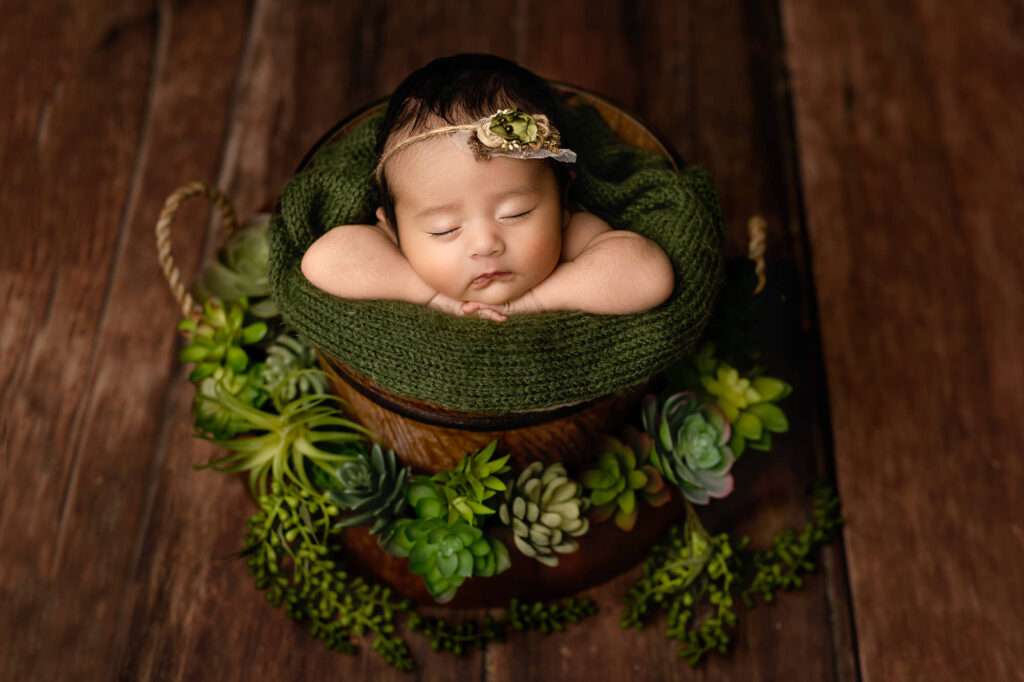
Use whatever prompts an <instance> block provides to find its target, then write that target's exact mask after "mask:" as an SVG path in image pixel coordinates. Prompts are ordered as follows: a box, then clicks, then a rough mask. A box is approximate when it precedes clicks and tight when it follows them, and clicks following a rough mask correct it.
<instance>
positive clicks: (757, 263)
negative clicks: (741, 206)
mask: <svg viewBox="0 0 1024 682" xmlns="http://www.w3.org/2000/svg"><path fill="white" fill-rule="evenodd" d="M767 233H768V223H767V222H766V221H765V219H764V218H763V217H761V216H759V215H755V216H752V217H751V218H750V220H749V221H748V222H747V234H748V235H749V237H748V239H749V241H748V243H747V258H749V259H750V260H752V261H754V272H756V273H757V287H755V289H754V295H755V296H756V295H757V294H759V293H761V292H762V291H764V286H765V284H766V283H767V281H768V279H767V276H766V275H765V263H764V252H765V245H766V244H767V242H768V236H767Z"/></svg>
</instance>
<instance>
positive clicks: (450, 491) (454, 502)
mask: <svg viewBox="0 0 1024 682" xmlns="http://www.w3.org/2000/svg"><path fill="white" fill-rule="evenodd" d="M497 446H498V441H496V440H492V441H491V442H490V443H488V444H487V445H486V446H485V447H484V448H483V449H481V450H480V451H479V452H477V453H474V454H470V455H466V456H465V457H463V458H462V460H461V461H460V462H459V463H458V464H457V465H456V466H455V468H453V469H450V470H448V471H442V472H439V473H437V474H435V475H434V476H433V480H434V482H435V483H437V484H438V485H439V486H440V489H441V491H442V493H443V494H444V497H445V502H446V504H447V507H448V521H449V522H453V521H455V519H458V518H461V519H462V520H463V521H465V522H466V523H468V524H470V525H476V524H477V518H476V517H477V516H487V515H490V514H493V513H494V510H493V509H492V508H491V507H489V506H488V505H486V504H484V502H485V501H486V500H488V499H490V498H491V497H492V496H493V495H494V494H495V493H496V492H501V491H504V490H505V484H504V483H503V482H502V480H501V479H500V478H499V476H501V475H502V474H503V473H505V472H507V471H508V470H509V467H508V458H509V456H508V455H505V456H504V457H499V458H498V459H495V460H494V461H491V457H492V456H493V455H494V451H495V449H496V448H497Z"/></svg>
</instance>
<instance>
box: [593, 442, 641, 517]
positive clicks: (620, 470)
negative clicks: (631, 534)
mask: <svg viewBox="0 0 1024 682" xmlns="http://www.w3.org/2000/svg"><path fill="white" fill-rule="evenodd" d="M642 466H643V462H642V461H640V459H639V458H638V457H637V454H636V453H635V452H634V451H633V449H632V448H631V447H629V446H628V445H626V444H625V443H623V442H622V441H621V440H619V439H618V438H616V437H614V436H610V435H608V434H604V435H602V437H601V456H600V457H599V458H598V464H597V468H596V469H590V470H589V471H586V472H584V474H583V485H584V486H585V487H587V488H590V497H589V499H590V502H591V504H592V505H593V512H592V513H591V518H592V519H593V520H594V521H595V522H597V523H602V522H604V521H607V520H608V519H610V518H612V517H614V518H615V525H617V526H618V527H619V528H621V529H622V530H625V531H631V530H633V527H634V526H635V525H636V519H637V515H638V514H639V510H638V503H637V497H638V496H641V495H643V493H644V490H645V488H647V486H648V483H649V477H648V474H647V473H645V472H644V471H643V468H642Z"/></svg>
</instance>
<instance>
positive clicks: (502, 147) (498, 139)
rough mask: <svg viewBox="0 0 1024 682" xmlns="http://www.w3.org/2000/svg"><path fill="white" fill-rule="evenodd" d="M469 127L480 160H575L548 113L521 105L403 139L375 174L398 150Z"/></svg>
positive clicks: (377, 172)
mask: <svg viewBox="0 0 1024 682" xmlns="http://www.w3.org/2000/svg"><path fill="white" fill-rule="evenodd" d="M462 131H468V132H470V133H472V134H471V135H470V136H469V148H470V149H472V150H473V156H474V157H475V158H476V159H478V160H487V159H490V158H491V157H492V156H508V157H512V158H516V159H547V158H550V159H554V160H555V161H561V162H562V163H575V162H576V152H574V151H572V150H571V149H563V148H562V147H561V141H562V136H561V135H560V134H559V132H558V130H557V129H556V128H555V127H554V126H553V125H551V122H550V121H548V117H547V116H545V115H544V114H527V113H524V112H522V111H519V110H518V109H499V110H498V111H496V112H495V113H493V114H491V115H490V116H484V117H483V118H481V119H479V120H477V121H476V122H475V123H467V124H463V125H450V126H443V127H441V128H434V129H432V130H428V131H426V132H423V133H420V134H418V135H413V136H412V137H410V138H408V139H405V140H402V141H401V142H399V143H398V144H397V145H395V146H394V147H392V148H391V149H390V150H388V151H387V152H385V153H384V154H382V155H381V158H380V161H378V162H377V167H376V168H375V169H374V171H373V177H374V178H375V179H376V180H377V182H378V183H380V179H381V175H382V174H383V172H384V164H385V163H386V162H387V160H388V159H389V158H391V157H392V156H393V155H394V154H395V153H396V152H398V151H400V150H402V149H404V148H406V147H408V146H409V145H411V144H415V143H417V142H420V141H422V140H425V139H427V138H430V137H435V136H437V135H446V134H451V133H457V132H462Z"/></svg>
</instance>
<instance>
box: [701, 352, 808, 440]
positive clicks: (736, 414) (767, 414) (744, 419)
mask: <svg viewBox="0 0 1024 682" xmlns="http://www.w3.org/2000/svg"><path fill="white" fill-rule="evenodd" d="M701 383H702V384H703V385H704V388H705V389H707V391H708V393H710V394H711V395H713V396H715V398H716V400H717V405H718V407H719V408H720V409H721V410H722V412H723V413H724V414H725V416H726V417H727V418H728V420H729V421H730V422H731V423H732V427H733V435H732V439H731V441H730V443H729V445H730V448H731V449H732V451H733V453H734V454H735V455H736V456H739V455H741V454H743V451H744V449H745V448H746V446H747V445H748V444H749V445H750V447H751V448H753V449H755V450H770V449H771V445H772V440H771V434H772V433H785V432H786V431H788V430H789V420H787V419H786V415H785V413H784V412H783V411H782V410H781V409H780V408H779V407H778V405H775V403H776V402H778V401H779V400H782V399H783V398H785V397H786V396H788V395H789V394H790V393H792V391H793V389H792V387H791V386H790V385H789V384H787V383H786V382H784V381H781V380H779V379H776V378H774V377H768V376H759V377H755V378H753V379H747V378H745V377H742V376H740V374H739V372H738V371H737V370H736V369H735V368H733V367H731V366H729V365H727V364H725V363H719V364H718V366H717V370H716V371H715V374H714V376H710V375H706V376H702V377H701Z"/></svg>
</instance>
